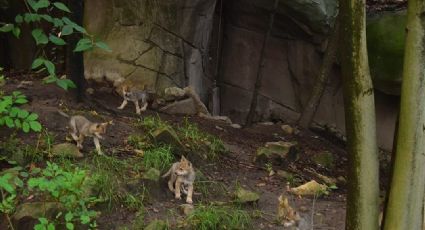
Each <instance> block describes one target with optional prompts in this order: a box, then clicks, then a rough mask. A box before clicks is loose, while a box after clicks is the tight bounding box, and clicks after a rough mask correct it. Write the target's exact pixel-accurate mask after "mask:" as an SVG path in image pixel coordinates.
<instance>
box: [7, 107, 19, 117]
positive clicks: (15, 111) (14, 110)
mask: <svg viewBox="0 0 425 230" xmlns="http://www.w3.org/2000/svg"><path fill="white" fill-rule="evenodd" d="M19 112H20V109H19V108H18V107H12V108H11V109H10V111H9V116H11V117H16V116H17V115H18V113H19Z"/></svg>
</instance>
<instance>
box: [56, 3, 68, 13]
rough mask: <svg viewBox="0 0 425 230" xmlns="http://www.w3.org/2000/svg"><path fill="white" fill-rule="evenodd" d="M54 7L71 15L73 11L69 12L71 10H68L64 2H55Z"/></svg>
mask: <svg viewBox="0 0 425 230" xmlns="http://www.w3.org/2000/svg"><path fill="white" fill-rule="evenodd" d="M53 5H54V6H55V7H56V8H58V9H60V10H62V11H65V12H68V13H71V11H70V10H69V8H68V7H67V6H66V5H65V4H63V3H62V2H55V3H53Z"/></svg>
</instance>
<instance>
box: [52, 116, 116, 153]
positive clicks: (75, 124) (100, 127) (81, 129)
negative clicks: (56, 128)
mask: <svg viewBox="0 0 425 230" xmlns="http://www.w3.org/2000/svg"><path fill="white" fill-rule="evenodd" d="M58 112H59V114H61V115H62V116H64V117H67V118H69V127H70V129H71V130H70V131H71V132H70V134H71V136H72V139H74V140H75V141H76V142H77V147H78V148H79V149H82V148H83V141H84V137H93V142H94V145H95V146H96V151H97V153H98V154H99V155H102V154H103V153H102V150H101V149H100V143H99V139H103V137H102V136H101V134H104V133H106V127H107V126H108V125H109V124H112V121H110V122H104V123H96V122H91V121H89V120H88V119H87V118H85V117H83V116H81V115H75V116H69V115H68V114H66V113H64V112H62V111H58Z"/></svg>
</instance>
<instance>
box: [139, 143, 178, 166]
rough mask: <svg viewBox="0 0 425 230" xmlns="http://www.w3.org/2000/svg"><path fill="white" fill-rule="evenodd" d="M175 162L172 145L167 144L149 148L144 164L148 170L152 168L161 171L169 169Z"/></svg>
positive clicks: (144, 156) (144, 157)
mask: <svg viewBox="0 0 425 230" xmlns="http://www.w3.org/2000/svg"><path fill="white" fill-rule="evenodd" d="M173 162H174V155H173V153H172V152H171V147H170V146H166V145H162V146H159V147H156V148H151V149H148V150H146V151H145V154H144V155H143V166H144V168H145V169H146V170H147V169H150V168H156V169H158V170H160V171H163V170H167V169H168V168H169V167H170V166H171V164H172V163H173Z"/></svg>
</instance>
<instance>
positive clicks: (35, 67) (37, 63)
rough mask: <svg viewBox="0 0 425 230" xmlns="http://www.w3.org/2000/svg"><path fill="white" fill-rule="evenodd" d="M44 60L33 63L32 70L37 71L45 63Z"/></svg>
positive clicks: (36, 60) (38, 59)
mask: <svg viewBox="0 0 425 230" xmlns="http://www.w3.org/2000/svg"><path fill="white" fill-rule="evenodd" d="M44 61H45V60H44V58H37V59H35V60H34V61H33V62H32V65H31V69H37V68H38V67H40V66H41V65H43V63H44Z"/></svg>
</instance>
